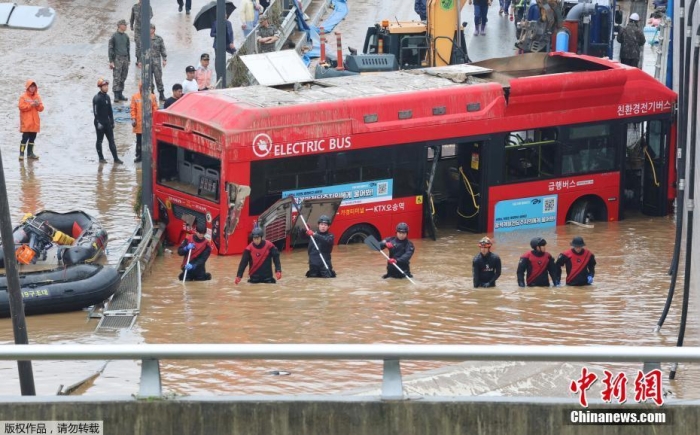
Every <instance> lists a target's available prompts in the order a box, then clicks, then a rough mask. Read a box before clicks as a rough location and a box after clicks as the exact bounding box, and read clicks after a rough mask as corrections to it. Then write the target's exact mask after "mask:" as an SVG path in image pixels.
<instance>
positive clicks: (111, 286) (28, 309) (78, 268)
mask: <svg viewBox="0 0 700 435" xmlns="http://www.w3.org/2000/svg"><path fill="white" fill-rule="evenodd" d="M19 281H20V286H21V291H22V299H23V300H24V313H25V314H27V315H32V314H48V313H61V312H66V311H77V310H81V309H83V308H85V307H89V306H91V305H95V304H98V303H101V302H103V301H104V300H106V299H108V298H109V297H110V296H112V295H113V294H114V292H116V291H117V288H118V287H119V283H120V282H121V277H120V276H119V272H118V271H117V269H115V268H113V267H108V266H102V265H99V264H76V265H73V266H68V267H65V268H60V269H52V270H42V271H37V272H27V273H24V272H21V273H20V277H19ZM9 316H10V303H9V294H8V291H7V278H6V277H5V275H4V274H3V275H1V276H0V318H1V317H9Z"/></svg>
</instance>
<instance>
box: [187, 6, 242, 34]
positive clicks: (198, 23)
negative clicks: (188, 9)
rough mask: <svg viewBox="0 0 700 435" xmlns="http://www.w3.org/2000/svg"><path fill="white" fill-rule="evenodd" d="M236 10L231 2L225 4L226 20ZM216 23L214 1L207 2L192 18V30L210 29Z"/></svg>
mask: <svg viewBox="0 0 700 435" xmlns="http://www.w3.org/2000/svg"><path fill="white" fill-rule="evenodd" d="M234 10H236V6H234V5H233V2H226V18H228V17H229V15H231V14H232V13H233V11H234ZM215 22H216V1H213V2H209V3H207V4H206V5H204V7H203V8H202V9H201V10H200V11H199V12H198V13H197V16H196V17H194V23H192V24H193V25H194V28H195V29H197V30H204V29H211V26H212V24H214V23H215Z"/></svg>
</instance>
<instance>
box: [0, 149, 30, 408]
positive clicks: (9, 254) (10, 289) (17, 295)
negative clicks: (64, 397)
mask: <svg viewBox="0 0 700 435" xmlns="http://www.w3.org/2000/svg"><path fill="white" fill-rule="evenodd" d="M0 236H1V237H2V251H3V253H4V254H5V277H6V278H7V294H8V297H9V300H10V315H11V316H12V330H13V332H14V335H15V344H29V335H28V334H27V321H26V319H25V317H24V301H23V300H22V290H21V287H20V284H19V270H18V267H17V259H16V258H15V240H14V237H12V221H11V217H10V205H9V203H8V201H7V185H6V184H5V168H4V167H3V165H2V153H0ZM17 369H18V370H19V386H20V390H21V391H22V395H23V396H35V395H36V390H35V389H34V373H33V371H32V362H31V361H17Z"/></svg>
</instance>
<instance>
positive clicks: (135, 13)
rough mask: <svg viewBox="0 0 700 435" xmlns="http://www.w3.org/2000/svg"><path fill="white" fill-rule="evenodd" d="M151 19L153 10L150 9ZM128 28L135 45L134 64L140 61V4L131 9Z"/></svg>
mask: <svg viewBox="0 0 700 435" xmlns="http://www.w3.org/2000/svg"><path fill="white" fill-rule="evenodd" d="M151 18H153V8H151ZM129 26H130V27H131V30H133V31H134V43H135V45H136V51H134V54H135V55H136V62H139V59H141V2H138V3H136V4H135V5H134V6H132V7H131V18H130V19H129Z"/></svg>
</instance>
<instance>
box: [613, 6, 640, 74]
mask: <svg viewBox="0 0 700 435" xmlns="http://www.w3.org/2000/svg"><path fill="white" fill-rule="evenodd" d="M617 42H619V43H620V44H621V46H620V62H621V63H624V64H625V65H629V66H633V67H636V68H638V67H639V58H640V57H642V47H644V44H645V43H646V38H645V37H644V32H643V31H642V29H640V28H639V14H637V13H633V14H632V15H630V18H629V22H628V23H627V27H625V28H624V29H622V30H621V31H620V33H618V34H617Z"/></svg>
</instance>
